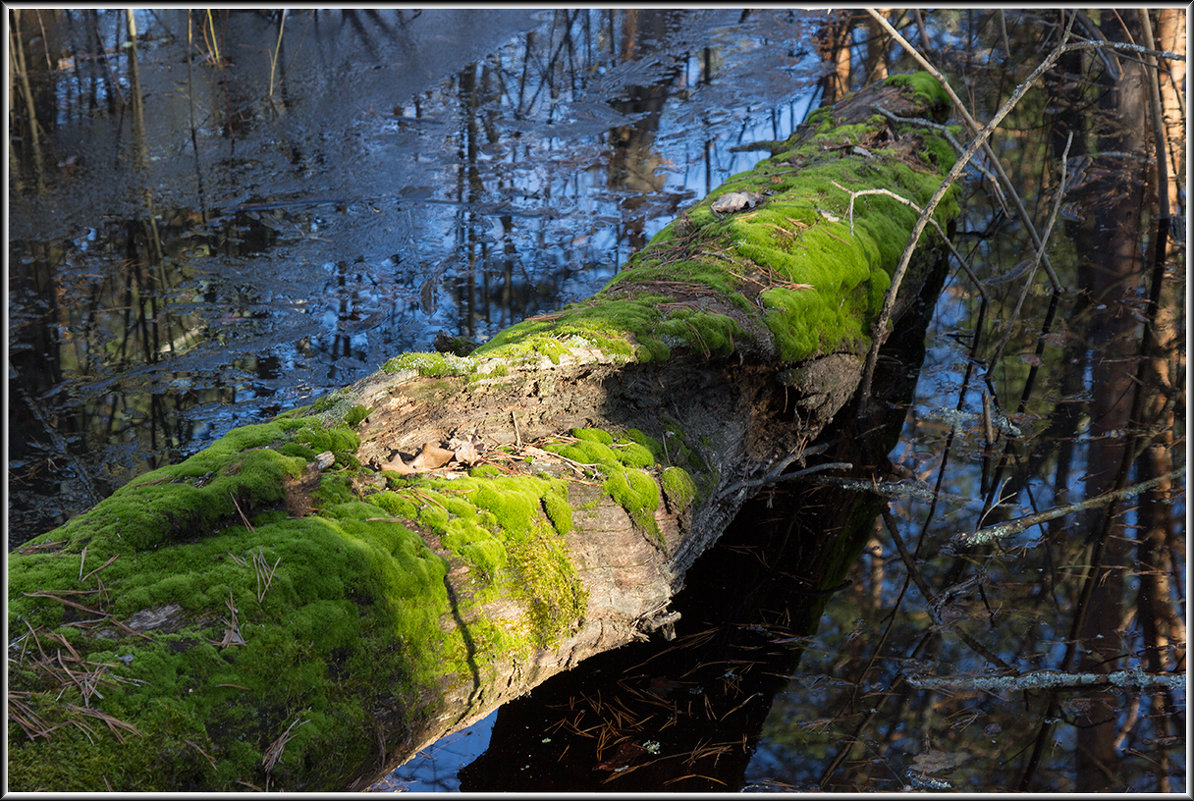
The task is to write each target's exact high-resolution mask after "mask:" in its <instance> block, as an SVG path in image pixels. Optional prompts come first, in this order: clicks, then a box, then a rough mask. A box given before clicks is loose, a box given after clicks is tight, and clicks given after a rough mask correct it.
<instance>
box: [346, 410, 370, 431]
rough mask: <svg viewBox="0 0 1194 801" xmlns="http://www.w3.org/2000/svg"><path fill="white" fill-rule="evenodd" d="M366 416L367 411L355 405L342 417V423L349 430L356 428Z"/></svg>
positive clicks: (367, 414)
mask: <svg viewBox="0 0 1194 801" xmlns="http://www.w3.org/2000/svg"><path fill="white" fill-rule="evenodd" d="M368 416H369V409H367V408H366V407H364V406H361V405H360V404H357V405H356V406H353V407H352V408H351V409H349V410H348V414H346V415H345V416H344V422H345V424H347V425H348V427H349V428H356V427H357V426H358V425H360V423H361V421H362V420H364V419H365V418H366V417H368Z"/></svg>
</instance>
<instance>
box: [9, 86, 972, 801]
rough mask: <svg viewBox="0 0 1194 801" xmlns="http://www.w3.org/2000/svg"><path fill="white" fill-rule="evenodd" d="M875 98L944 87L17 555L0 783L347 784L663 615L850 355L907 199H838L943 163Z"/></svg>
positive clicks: (780, 149)
mask: <svg viewBox="0 0 1194 801" xmlns="http://www.w3.org/2000/svg"><path fill="white" fill-rule="evenodd" d="M876 104H880V105H882V106H883V107H884V108H886V109H887V110H888V111H890V112H894V113H895V114H896V115H898V116H900V117H904V118H910V117H927V116H934V115H940V113H941V112H942V111H943V110H944V109H945V108H946V100H945V96H944V93H943V92H942V90H941V88H940V86H939V85H938V84H937V83H936V82H935V81H934V80H933V79H932V78H931V77H929V76H927V75H925V74H918V75H914V76H903V77H898V78H894V79H890V80H889V81H887V82H885V83H884V84H881V85H878V86H875V87H872V88H870V89H867V90H864V91H863V92H860V93H858V94H856V95H853V96H850V97H847V98H846V99H844V100H843V101H841V102H840V103H839V104H837V105H836V106H835V107H833V108H828V109H822V110H819V111H817V112H815V113H814V114H813V115H812V116H811V117H810V118H809V121H808V122H807V123H806V124H805V125H803V126H801V128H800V130H798V131H797V132H796V133H795V134H794V135H793V136H792V137H791V138H790V139H789V140H787V141H786V142H783V143H780V144H777V145H774V146H773V155H772V157H771V158H770V159H767V160H765V161H763V162H761V163H760V164H759V165H758V166H756V167H755V168H754V169H753V170H751V171H749V172H746V173H742V174H740V175H736V176H734V177H732V178H731V179H729V180H728V181H727V182H726V183H725V184H723V185H722V186H721V187H720V188H719V189H718V190H717V191H715V192H714V193H713V194H712V195H710V196H709V197H708V198H706V199H704V200H703V201H701V202H700V203H698V204H696V205H695V206H693V207H692V208H690V209H688V210H687V211H685V212H684V213H683V214H682V215H681V216H680V217H679V218H677V219H676V220H674V221H673V222H672V223H670V224H669V225H668V226H667V227H666V228H664V229H663V230H662V231H661V232H660V233H659V234H657V235H656V236H655V237H654V238H653V239H652V240H651V242H650V243H649V244H648V245H647V246H646V247H645V248H644V249H643V250H642V251H640V252H638V253H636V254H635V255H634V256H632V257H631V258H630V260H629V261H628V262H627V264H626V265H625V267H624V269H623V271H622V272H620V273H619V274H618V275H617V276H616V277H615V278H614V279H613V280H611V281H610V282H609V284H608V285H607V286H606V287H604V288H603V289H602V290H601V291H600V292H598V293H597V294H596V295H594V296H593V297H592V298H590V299H589V300H587V301H584V302H581V303H575V304H572V305H570V306H568V307H566V308H564V309H562V310H561V311H559V312H557V313H554V314H550V315H542V316H539V317H536V318H531V319H528V320H525V321H523V322H521V323H519V324H517V325H515V326H513V327H511V328H509V329H506V330H505V331H503V332H501V333H499V334H498V335H497V336H495V337H494V338H493V339H492V340H490V341H489V342H487V343H485V344H484V345H482V346H481V347H479V348H477V349H476V350H474V351H472V352H471V353H469V354H468V355H465V356H459V355H455V354H451V353H425V354H405V355H402V356H399V357H397V358H395V359H392V360H391V361H390V362H388V363H387V364H386V365H384V366H383V367H382V369H381V370H379V371H378V372H377V373H376V374H374V375H372V376H369V377H368V378H366V379H364V380H362V381H360V382H358V383H356V384H354V385H352V386H350V387H347V388H345V389H343V390H341V391H339V392H336V393H333V395H331V396H329V397H328V398H325V399H324V400H322V401H321V402H319V403H316V404H315V405H314V406H312V407H306V408H303V409H297V410H293V411H291V412H288V413H285V414H282V415H279V416H278V417H277V418H275V419H274V420H272V421H270V422H267V423H263V424H260V425H249V426H244V427H241V428H237V429H235V430H233V431H231V432H229V433H228V434H227V435H225V436H224V437H223V438H222V439H220V440H219V441H217V442H215V443H214V444H213V445H211V446H210V447H208V448H206V449H204V450H203V451H201V452H199V453H197V454H195V455H194V456H192V457H191V458H189V459H187V460H185V461H184V462H182V463H181V464H178V465H172V466H168V467H164V468H161V469H158V470H155V471H153V472H151V473H148V474H146V475H144V476H142V477H140V478H138V479H136V480H134V481H132V482H130V483H129V484H128V485H126V486H125V487H123V488H121V489H120V490H118V491H117V492H116V493H114V494H113V495H112V496H111V497H109V498H107V499H105V500H104V501H103V502H101V503H100V504H98V505H97V506H96V507H95V508H94V509H92V510H91V511H89V512H87V513H86V514H84V515H81V516H79V517H78V518H76V519H74V520H72V521H70V522H68V523H67V524H65V525H64V526H62V527H60V528H58V529H56V530H54V531H51V532H49V533H47V534H45V535H42V536H41V537H38V538H36V539H34V540H32V541H30V542H29V543H27V544H25V545H24V546H22V547H21V548H20V549H18V550H17V551H16V552H14V553H11V554H10V555H9V632H10V652H9V666H10V674H9V678H10V683H9V695H8V703H9V745H10V751H9V776H10V778H9V782H10V788H11V789H15V790H33V789H41V790H103V789H107V788H111V789H114V790H121V791H128V790H158V791H162V790H206V791H212V790H238V789H241V790H243V789H262V790H265V789H285V790H323V791H327V790H345V789H354V790H355V789H361V788H364V787H367V786H368V785H369V784H371V783H372V782H373V781H375V780H376V779H378V778H380V777H381V776H384V775H385V774H386V773H387V772H388V771H389V770H390V769H392V768H393V767H394V766H395V765H397V764H400V763H401V762H403V761H405V760H407V759H409V758H410V757H411V756H412V755H414V754H415V753H417V752H418V751H419V750H420V749H421V748H423V747H424V746H426V745H427V744H429V743H431V742H434V741H435V740H436V739H438V738H440V737H442V736H443V735H445V734H446V733H448V732H450V731H453V730H456V729H458V728H461V727H463V726H466V725H468V724H470V723H472V722H474V721H476V720H478V719H480V718H481V717H483V716H485V715H486V714H488V713H489V712H490V711H492V710H493V709H494V708H496V707H497V706H498V705H500V704H502V703H503V702H505V701H507V700H509V699H511V698H515V697H517V696H519V695H521V694H523V693H525V692H526V691H528V690H529V689H530V688H532V687H534V686H535V685H536V684H538V683H540V682H542V681H543V680H544V679H546V678H547V677H549V676H551V675H553V674H555V673H558V672H560V671H563V670H567V669H569V668H571V667H573V666H575V665H576V664H578V663H579V662H580V661H581V660H583V659H585V658H587V657H588V656H591V655H593V654H596V653H600V652H602V651H606V650H609V649H612V648H615V647H618V646H619V645H623V644H625V643H628V642H631V641H633V640H636V639H641V638H644V637H647V636H650V635H652V634H653V633H655V632H659V633H660V636H667V634H668V632H669V630H670V625H671V624H672V623H673V622H674V615H673V614H672V613H671V612H669V602H670V600H671V598H672V597H673V595H674V594H675V593H676V592H677V590H678V589H679V588H680V587H681V586H682V584H683V581H684V576H685V574H686V572H687V570H688V568H689V567H690V566H691V565H692V564H693V562H694V560H695V559H696V558H697V557H698V556H699V555H700V554H701V553H702V552H703V551H705V550H706V549H707V548H708V547H709V546H710V545H711V544H712V543H713V542H715V541H716V539H717V537H718V536H719V535H720V533H721V532H722V531H723V530H724V529H725V527H726V525H727V524H728V523H729V522H730V520H732V518H733V517H734V515H735V513H736V512H737V510H738V509H739V508H740V507H741V506H742V504H743V503H745V502H746V501H747V500H748V499H749V498H750V497H752V496H753V495H754V494H755V493H756V492H757V490H758V488H759V487H760V486H763V485H765V484H766V483H768V482H772V481H777V480H782V477H783V476H784V475H785V473H784V471H785V470H786V469H787V468H789V467H792V466H794V467H796V468H799V467H801V466H802V465H803V455H804V450H805V448H806V447H807V446H808V444H809V443H810V442H811V441H812V440H813V439H814V438H815V437H816V435H817V434H818V432H820V431H821V430H822V428H823V427H824V426H825V425H826V423H827V422H828V421H830V420H831V419H832V418H833V417H834V415H835V414H836V413H837V412H838V411H839V410H840V409H841V408H842V407H843V405H845V404H846V402H847V401H848V400H849V399H850V398H851V396H852V395H853V393H854V392H855V388H856V387H857V385H858V383H859V379H860V374H861V371H862V368H863V364H864V361H865V356H866V353H867V351H868V349H869V348H870V347H871V346H872V345H873V344H876V343H875V338H876V334H875V332H874V330H873V329H874V327H875V323H876V319H877V318H878V315H879V311H880V309H881V308H882V306H883V303H884V297H885V293H886V292H887V290H888V287H889V283H890V275H891V272H892V270H893V269H894V268H895V266H896V264H897V263H898V262H899V259H900V256H901V253H902V251H903V250H904V248H905V246H906V244H907V240H908V236H909V232H910V231H911V230H912V228H913V226H914V224H915V222H916V219H917V213H916V211H914V210H913V209H911V208H909V207H908V206H907V205H905V204H904V203H901V202H900V201H899V200H897V199H895V198H893V197H891V196H889V195H883V194H868V195H859V194H857V193H859V192H862V191H864V190H868V189H875V188H882V189H884V190H886V191H887V192H889V193H891V194H894V195H899V196H900V197H902V198H903V199H904V200H907V201H910V202H912V203H914V204H917V205H918V206H923V204H924V203H925V202H926V201H927V199H928V198H929V197H930V195H931V194H932V193H933V191H934V190H935V189H936V188H937V186H938V185H939V184H940V181H941V178H942V175H943V173H944V171H945V170H946V169H948V167H949V166H950V165H951V164H952V163H953V158H954V155H953V152H952V150H951V148H950V146H949V144H948V142H946V141H945V140H944V139H942V138H941V137H939V136H938V135H937V134H936V133H935V132H934V131H933V130H932V129H929V128H925V127H918V126H915V125H910V124H904V123H900V124H896V123H893V122H892V121H891V120H890V119H889V118H888V117H887V116H884V115H882V114H880V113H878V112H876V110H875V106H876ZM956 213H957V208H956V205H955V204H953V203H952V201H947V202H946V203H943V204H942V205H941V206H940V207H939V208H938V210H937V211H936V213H935V214H936V217H937V219H938V221H939V222H941V223H942V224H945V223H947V222H948V221H949V219H951V218H952V216H954V215H955V214H956ZM920 247H921V251H922V253H921V257H920V258H919V259H918V262H919V263H920V264H921V265H923V266H924V267H925V270H924V271H921V272H917V270H915V269H914V270H912V271H910V272H909V274H908V275H907V276H906V277H905V278H904V282H903V286H902V287H901V292H900V295H899V296H898V297H897V303H896V306H895V314H893V319H898V318H899V317H900V316H901V315H902V314H903V313H904V312H905V311H906V310H907V309H908V308H909V306H910V305H911V304H912V303H913V302H914V299H915V297H916V292H915V287H916V286H917V285H918V283H919V281H920V280H921V279H922V278H923V276H924V274H925V272H926V271H927V266H928V265H930V264H931V263H933V262H934V261H935V260H936V253H935V251H936V247H935V245H932V244H931V243H928V242H925V243H922V244H921V246H920ZM888 328H889V326H887V325H885V326H883V327H882V329H881V330H880V331H878V333H877V338H878V339H879V341H882V340H883V339H884V338H885V337H886V335H887V331H888Z"/></svg>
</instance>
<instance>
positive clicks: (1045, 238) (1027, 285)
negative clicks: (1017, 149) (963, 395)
mask: <svg viewBox="0 0 1194 801" xmlns="http://www.w3.org/2000/svg"><path fill="white" fill-rule="evenodd" d="M1073 142H1074V132H1073V131H1070V133H1069V135H1068V136H1067V137H1066V140H1065V150H1064V151H1063V152H1062V154H1061V182H1060V183H1058V184H1057V197H1056V198H1055V199H1054V202H1053V211H1052V212H1051V213H1050V214H1049V221H1048V222H1047V223H1045V233H1044V234H1043V235H1042V236H1041V244H1040V247H1038V248H1037V250H1036V257H1035V258H1033V260H1032V267H1030V268H1029V270H1028V277H1027V278H1025V279H1024V288H1023V289H1022V290H1020V297H1019V298H1017V299H1016V308H1015V309H1013V310H1012V315H1011V317H1010V318H1008V321H1007V327H1006V330H1005V331H1004V332H1003V338H1002V339H1000V340H999V344H998V345H996V346H995V352H994V354H993V355H991V356H990V357H989V358H988V359H987V364H988V365H989V367H988V368H987V372H988V373H990V372H991V371H992V370H994V369H995V365H996V364H998V363H999V358H1000V357H1001V356H1002V355H1003V349H1004V348H1005V347H1006V346H1007V343H1008V342H1009V341H1010V340H1011V338H1012V323H1014V322H1015V321H1016V320H1017V319H1018V318H1019V317H1020V309H1022V308H1023V307H1024V301H1025V300H1026V299H1027V298H1028V290H1029V289H1031V288H1032V279H1033V278H1035V277H1036V270H1037V267H1039V266H1040V264H1041V259H1042V258H1043V257H1044V255H1045V246H1046V245H1047V244H1048V243H1049V237H1050V236H1052V235H1053V226H1055V225H1056V224H1057V215H1058V214H1059V213H1060V212H1061V202H1062V200H1064V199H1065V182H1066V172H1067V169H1066V165H1067V162H1068V160H1069V157H1070V145H1071V144H1073Z"/></svg>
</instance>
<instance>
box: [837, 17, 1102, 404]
mask: <svg viewBox="0 0 1194 801" xmlns="http://www.w3.org/2000/svg"><path fill="white" fill-rule="evenodd" d="M872 13H873V12H872ZM876 16H877V15H876ZM880 19H881V20H882V18H881V17H880ZM882 22H883V23H884V24H885V25H887V27H888V28H890V29H891V32H892V33H893V34H894V35H895V36H899V34H898V33H897V32H895V29H894V28H891V26H890V23H887V21H886V20H882ZM900 41H903V38H902V37H900ZM1097 45H1098V43H1095V42H1079V43H1073V44H1062V45H1058V46H1057V47H1055V48H1053V50H1052V51H1051V52H1050V53H1049V55H1047V56H1045V59H1044V60H1043V61H1042V62H1041V63H1040V64H1039V65H1038V66H1037V68H1036V69H1035V70H1033V71H1032V74H1031V75H1029V76H1028V78H1026V79H1025V80H1024V82H1023V83H1021V84H1020V85H1019V86H1017V87H1016V88H1015V90H1014V91H1013V92H1012V94H1011V96H1010V97H1009V98H1008V99H1007V100H1005V101H1004V103H1003V105H1002V106H1000V107H999V110H998V111H997V112H995V116H994V117H992V118H991V121H990V122H988V123H987V124H986V125H985V126H984V127H983V129H982V130H981V131H979V132H978V134H977V135H976V136H975V137H974V139H972V140H971V142H970V145H969V146H968V147H967V148H966V152H965V153H963V154H962V155H961V156H960V157H958V160H957V161H956V162H954V166H953V167H951V168H950V171H949V173H948V174H947V175H946V176H945V180H943V181H942V182H941V185H940V186H938V187H937V191H936V192H934V193H933V196H932V198H930V200H929V202H928V204H926V205H925V208H924V211H922V212H921V214H920V219H918V220H917V221H916V225H915V226H914V227H913V229H912V233H911V234H910V235H909V236H908V245H907V247H905V248H904V254H903V256H901V257H900V263H899V266H898V267H896V270H895V272H894V273H893V274H892V277H891V286H889V287H888V289H887V295H886V297H884V299H883V310H882V311H881V312H880V313H879V319H878V320H876V321H875V327H874V336H873V339H872V342H871V347H870V350H869V351H868V352H867V359H866V367H865V368H864V369H863V375H862V389H861V391H860V392H859V393H858V405H859V409H860V410H861V409H863V408H865V404H866V402H867V400H868V399H869V398H870V394H871V378H872V376H873V374H874V372H875V362H876V361H877V359H878V355H879V345H880V343H881V342H882V337H881V334H882V332H883V329H884V328H885V327H886V326H887V322H888V320H889V319H890V318H891V312H892V309H893V308H894V307H895V299H896V294H897V293H898V292H899V289H900V284H901V283H902V282H903V280H904V273H906V272H907V271H908V265H909V263H911V261H912V253H913V251H915V250H916V243H917V242H918V241H919V240H920V235H921V233H922V232H923V231H924V229H925V226H926V225H928V220H929V216H930V215H931V214H932V213H933V212H934V211H935V210H936V208H937V205H938V204H939V203H940V202H941V199H942V198H944V197H945V193H946V192H947V191H948V190H949V188H950V187H951V186H953V184H954V182H955V181H956V180H957V179H958V176H959V175H961V174H962V170H964V169H966V165H967V164H968V163H969V162H970V159H972V158H973V157H974V154H975V153H977V152H978V150H979V148H980V147H982V146H983V144H984V143H985V142H986V141H987V140H988V139H989V138H990V136H991V134H992V133H994V131H995V129H996V128H997V127H998V126H999V123H1001V122H1003V118H1004V117H1006V116H1007V115H1008V114H1009V113H1010V112H1011V110H1012V109H1013V108H1015V107H1016V105H1017V104H1018V103H1019V102H1020V99H1021V98H1022V97H1024V95H1025V93H1027V92H1028V90H1029V88H1030V87H1031V86H1032V85H1033V84H1035V83H1036V81H1037V79H1038V78H1040V77H1041V75H1043V74H1044V73H1045V72H1047V71H1048V70H1049V69H1050V68H1051V67H1052V66H1053V65H1054V64H1055V63H1057V60H1058V59H1059V58H1061V57H1062V56H1063V55H1065V54H1066V53H1068V52H1071V51H1073V50H1082V49H1085V48H1087V47H1091V46H1097ZM909 47H910V45H909ZM925 63H926V64H927V62H925ZM943 83H944V85H945V86H946V87H947V88H948V86H949V84H948V83H947V82H944V81H943ZM994 163H996V164H998V161H996V162H994ZM1024 217H1025V219H1024V223H1025V227H1026V228H1028V229H1029V230H1030V231H1031V232H1032V233H1033V240H1034V242H1035V244H1036V245H1037V246H1038V247H1039V246H1040V244H1041V240H1040V236H1039V235H1038V234H1036V233H1035V230H1034V229H1032V228H1031V227H1030V226H1031V221H1030V220H1029V219H1028V217H1027V213H1025V215H1024ZM1045 265H1046V269H1047V270H1049V269H1050V268H1049V267H1048V263H1047V262H1045ZM1050 278H1051V279H1052V280H1053V285H1054V288H1055V289H1057V290H1059V291H1060V289H1061V283H1060V282H1059V281H1058V280H1057V279H1056V276H1054V275H1051V276H1050Z"/></svg>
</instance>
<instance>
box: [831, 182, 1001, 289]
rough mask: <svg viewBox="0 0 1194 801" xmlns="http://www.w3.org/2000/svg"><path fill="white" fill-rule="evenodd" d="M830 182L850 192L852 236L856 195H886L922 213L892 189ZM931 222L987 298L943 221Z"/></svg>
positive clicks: (917, 207) (933, 219) (933, 220)
mask: <svg viewBox="0 0 1194 801" xmlns="http://www.w3.org/2000/svg"><path fill="white" fill-rule="evenodd" d="M830 183H831V184H833V185H834V186H836V187H837V188H838V189H840V190H842V191H843V192H849V193H850V209H849V211H850V236H854V199H855V198H856V197H860V196H862V195H886V196H887V197H889V198H892V199H893V200H896V201H898V202H900V203H903V204H904V205H905V206H908V207H909V208H911V209H913V210H914V211H915V212H916V213H917V214H920V213H921V211H922V210H921V208H920V206H918V205H916V204H915V203H913V202H912V201H911V200H909V199H908V198H906V197H902V196H900V195H897V194H896V193H895V192H892V191H891V190H890V189H862V190H859V191H857V192H855V191H853V190H851V189H847V188H846V187H844V186H842V185H841V184H839V183H838V182H837V181H830ZM929 222H930V223H931V224H932V225H933V228H934V229H935V230H936V231H937V233H938V234H940V235H941V241H942V242H944V243H945V246H946V247H947V248H949V252H950V253H952V254H953V257H954V258H955V259H957V260H958V264H960V265H961V266H962V269H963V270H964V271H965V272H966V275H968V276H969V277H970V280H971V281H973V282H974V286H975V288H976V289H977V290H978V293H979V294H980V295H981V296H982V298H983V300H986V299H987V293H986V291H985V290H984V289H983V282H982V281H980V280H978V275H976V274H975V272H974V269H973V268H971V266H970V263H969V262H967V261H966V258H965V257H964V256H963V255H962V254H961V253H959V252H958V250H957V248H955V247H954V243H953V242H951V241H950V238H949V237H948V236H946V234H945V231H944V230H942V228H941V223H939V222H937V220H936V219H935V218H933V217H930V218H929Z"/></svg>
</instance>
